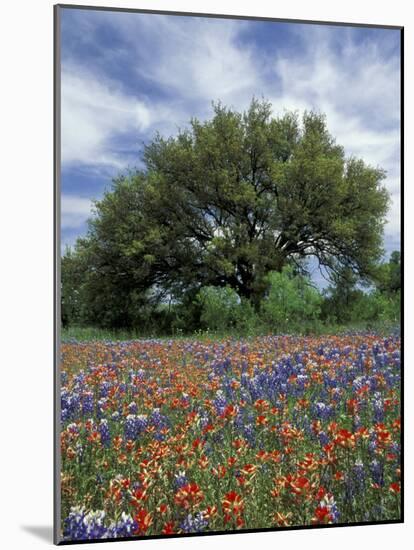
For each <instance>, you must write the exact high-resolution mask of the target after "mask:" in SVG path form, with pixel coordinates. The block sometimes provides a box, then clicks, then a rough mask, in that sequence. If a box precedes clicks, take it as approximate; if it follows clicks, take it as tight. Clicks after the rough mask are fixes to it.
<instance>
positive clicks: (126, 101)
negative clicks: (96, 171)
mask: <svg viewBox="0 0 414 550" xmlns="http://www.w3.org/2000/svg"><path fill="white" fill-rule="evenodd" d="M149 124H150V113H149V109H148V107H147V106H146V105H145V104H144V103H143V102H142V101H140V100H139V99H137V98H136V97H133V96H128V95H126V94H125V93H123V92H122V90H121V89H120V87H119V85H117V84H116V83H115V82H113V81H112V80H111V79H110V78H104V79H101V80H99V79H98V77H97V76H96V75H94V74H93V72H87V71H85V70H84V69H83V68H82V66H81V65H69V66H64V67H63V71H62V164H63V166H67V165H73V164H87V165H103V166H112V167H115V168H121V167H123V166H124V165H125V158H124V157H123V154H122V152H121V151H118V150H117V147H116V144H115V143H114V140H115V138H116V137H117V136H118V135H122V134H123V133H126V132H130V131H135V132H137V134H139V133H140V132H142V131H144V130H145V129H146V128H147V127H148V125H149Z"/></svg>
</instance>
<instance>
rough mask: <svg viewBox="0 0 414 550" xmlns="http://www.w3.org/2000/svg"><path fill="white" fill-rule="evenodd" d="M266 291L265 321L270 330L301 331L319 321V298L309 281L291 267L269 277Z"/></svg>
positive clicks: (263, 307)
mask: <svg viewBox="0 0 414 550" xmlns="http://www.w3.org/2000/svg"><path fill="white" fill-rule="evenodd" d="M268 284H269V290H268V292H267V296H266V297H265V299H264V300H263V302H262V312H263V316H264V319H265V322H266V323H267V325H268V326H269V328H271V329H272V330H275V331H279V332H284V331H290V330H298V329H299V330H303V329H304V328H306V325H308V324H312V323H314V322H315V321H316V320H318V319H319V316H320V308H321V303H322V296H321V295H320V293H319V292H318V290H316V288H314V287H313V286H312V285H311V284H310V281H309V279H307V278H306V277H303V276H301V275H294V272H293V269H292V268H291V267H285V268H283V270H282V271H281V272H271V273H270V274H269V275H268Z"/></svg>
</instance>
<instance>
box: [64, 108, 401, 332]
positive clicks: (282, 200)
mask: <svg viewBox="0 0 414 550" xmlns="http://www.w3.org/2000/svg"><path fill="white" fill-rule="evenodd" d="M271 114H272V109H271V105H270V104H269V103H268V102H266V101H257V100H255V99H254V100H253V101H252V102H251V105H250V107H249V109H248V110H247V111H246V112H244V113H238V112H236V111H234V110H233V109H229V108H226V107H224V106H222V105H221V104H220V103H219V104H216V105H214V116H213V118H212V119H211V120H208V121H205V122H200V121H198V120H197V119H192V120H191V124H190V128H189V129H188V130H184V131H179V132H178V135H177V136H176V137H170V138H168V139H165V138H164V137H162V136H160V135H157V136H156V137H155V139H154V140H153V141H152V142H151V143H149V144H148V145H147V146H146V147H145V150H144V155H143V161H144V164H145V169H144V170H137V171H133V172H129V173H127V174H125V175H120V176H119V177H118V178H117V179H115V180H114V182H113V184H112V187H111V189H110V190H108V191H107V192H106V193H105V194H104V196H103V198H102V199H101V200H100V201H97V202H95V207H94V208H95V212H94V216H93V217H92V218H91V219H90V220H89V230H88V234H87V235H86V237H84V238H81V239H78V241H77V243H76V245H75V247H74V249H73V250H70V249H68V250H67V251H66V252H65V254H64V255H63V258H62V263H61V268H62V269H61V272H62V323H63V325H64V326H73V325H81V326H82V325H83V326H96V327H104V328H110V329H121V328H129V329H131V328H132V329H135V330H137V331H138V332H140V333H142V334H150V333H153V334H173V333H177V332H183V333H191V332H194V331H196V330H200V329H201V330H205V329H209V330H215V331H229V330H236V331H239V332H242V331H244V332H249V331H259V330H273V331H286V330H304V329H306V327H308V328H309V329H311V327H313V329H316V328H318V327H320V326H321V324H322V323H325V324H327V323H328V324H329V323H331V324H332V323H334V324H338V323H339V324H343V323H355V322H368V323H369V322H374V321H378V320H388V321H394V322H395V323H397V322H398V320H399V313H398V310H399V292H400V257H399V253H398V252H394V253H393V254H392V256H391V259H390V261H389V262H386V263H380V262H381V258H382V257H383V249H382V231H383V225H384V221H385V215H386V212H387V209H388V203H389V197H388V194H387V192H386V190H385V187H384V185H383V183H382V182H383V179H384V177H385V173H384V172H383V171H382V170H381V169H379V168H374V167H371V166H368V165H366V164H365V163H364V161H363V160H361V159H356V158H354V157H350V158H347V157H346V156H345V153H344V150H343V148H342V147H341V146H340V145H338V144H337V143H336V141H335V139H334V138H333V137H332V136H331V135H330V134H329V132H328V130H327V126H326V120H325V117H324V116H323V115H321V114H318V113H313V112H311V113H305V114H304V115H303V117H302V119H299V117H298V115H297V114H295V113H285V114H284V115H283V116H281V117H277V118H274V117H272V116H271ZM310 257H313V258H316V260H317V262H318V263H319V265H320V266H321V267H322V268H324V269H326V270H327V272H328V273H329V275H330V279H331V286H330V287H329V288H328V290H327V291H325V292H323V293H321V292H320V291H319V290H318V289H317V288H315V287H314V286H312V283H311V280H310V278H309V274H308V271H307V266H308V259H309V258H310ZM363 288H365V290H362V289H363Z"/></svg>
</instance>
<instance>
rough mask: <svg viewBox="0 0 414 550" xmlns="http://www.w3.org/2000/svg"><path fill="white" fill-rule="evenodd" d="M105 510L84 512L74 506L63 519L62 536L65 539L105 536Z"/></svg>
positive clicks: (87, 538) (82, 509)
mask: <svg viewBox="0 0 414 550" xmlns="http://www.w3.org/2000/svg"><path fill="white" fill-rule="evenodd" d="M104 519H105V512H103V511H97V512H86V511H85V509H84V508H81V507H74V508H72V509H71V511H70V514H69V516H68V517H67V518H66V519H65V521H64V529H63V536H64V538H65V539H66V540H89V539H101V538H106V537H107V535H108V533H107V528H106V527H105V524H104Z"/></svg>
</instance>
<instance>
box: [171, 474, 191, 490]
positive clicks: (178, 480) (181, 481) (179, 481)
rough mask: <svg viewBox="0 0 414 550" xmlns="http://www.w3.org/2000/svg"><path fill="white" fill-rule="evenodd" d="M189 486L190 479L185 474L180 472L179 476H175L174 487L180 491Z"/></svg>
mask: <svg viewBox="0 0 414 550" xmlns="http://www.w3.org/2000/svg"><path fill="white" fill-rule="evenodd" d="M187 484H188V479H187V477H186V475H185V472H178V474H175V476H174V485H175V486H176V487H177V489H180V488H181V487H184V485H187Z"/></svg>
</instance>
